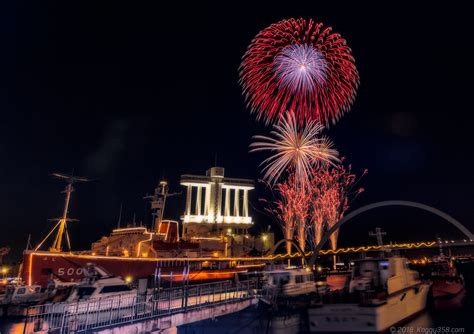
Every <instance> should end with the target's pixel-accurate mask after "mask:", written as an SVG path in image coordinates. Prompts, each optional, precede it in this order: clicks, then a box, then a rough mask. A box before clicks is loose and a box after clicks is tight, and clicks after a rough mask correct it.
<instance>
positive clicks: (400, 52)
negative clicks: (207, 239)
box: [0, 1, 474, 257]
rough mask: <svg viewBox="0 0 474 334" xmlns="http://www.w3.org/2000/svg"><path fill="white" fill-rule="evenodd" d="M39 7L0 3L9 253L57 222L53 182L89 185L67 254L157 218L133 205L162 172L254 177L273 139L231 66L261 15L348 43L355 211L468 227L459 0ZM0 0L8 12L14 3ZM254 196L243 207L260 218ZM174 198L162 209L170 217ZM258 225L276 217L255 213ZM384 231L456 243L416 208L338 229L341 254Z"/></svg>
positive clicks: (0, 142) (0, 126) (464, 54)
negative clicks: (365, 208)
mask: <svg viewBox="0 0 474 334" xmlns="http://www.w3.org/2000/svg"><path fill="white" fill-rule="evenodd" d="M173 3H174V5H171V7H170V3H168V4H166V6H165V5H164V3H162V2H154V5H149V6H148V5H147V6H145V5H139V4H138V3H136V2H126V3H124V4H119V3H117V2H109V3H105V2H102V1H96V2H89V3H87V4H86V3H84V2H82V1H81V2H58V3H53V2H48V3H46V2H43V1H36V2H34V3H30V4H26V3H21V4H20V3H18V2H13V1H11V2H10V4H9V5H6V4H2V5H1V6H2V7H1V8H0V9H1V10H0V33H1V53H0V110H1V121H0V156H1V161H2V163H1V165H0V224H1V225H0V226H1V231H0V246H2V245H10V246H11V247H13V248H14V252H13V254H12V255H13V257H14V256H15V255H19V254H20V252H21V250H22V249H23V248H24V247H25V245H26V240H27V237H28V234H29V233H31V234H32V241H33V243H34V244H35V243H37V242H38V241H39V240H40V239H41V236H43V235H45V233H46V232H47V231H48V230H49V229H50V228H51V226H52V223H51V222H48V220H47V219H48V218H54V217H58V216H60V214H61V209H62V205H63V195H62V194H60V191H62V189H63V187H64V185H63V183H62V182H60V181H58V180H54V179H52V178H51V177H50V173H52V172H71V171H72V170H73V169H74V173H75V174H77V175H85V176H88V177H90V178H93V179H95V181H94V182H90V183H87V184H80V185H78V186H77V192H75V193H74V197H73V203H72V208H71V212H70V213H71V217H73V218H77V219H79V222H77V223H72V225H71V226H70V230H71V239H72V244H73V248H74V249H88V248H89V247H90V243H91V242H92V241H94V240H97V239H99V238H100V237H101V236H102V235H104V234H108V233H109V232H110V230H111V229H112V228H113V227H114V226H115V225H116V224H117V218H118V214H119V207H120V203H121V202H122V203H123V223H125V222H131V221H132V217H133V215H134V213H135V214H136V217H137V219H136V220H137V222H140V221H143V222H144V223H150V216H149V212H148V211H147V210H148V206H147V204H146V202H145V201H144V200H143V199H142V197H143V196H144V195H145V194H146V193H147V192H148V193H150V192H152V191H153V189H154V187H155V186H156V184H157V182H158V181H159V180H160V179H162V178H165V179H167V180H168V181H169V183H170V186H171V191H180V190H181V189H180V186H179V176H180V175H181V174H183V173H197V174H203V173H204V172H205V170H206V169H207V168H209V167H211V166H212V165H214V162H215V157H216V155H217V164H218V165H221V166H223V167H225V168H226V175H227V176H230V177H243V178H251V179H254V180H257V179H258V177H259V176H260V174H259V168H258V164H259V163H260V161H261V160H263V158H264V157H265V155H258V154H249V153H248V145H249V143H250V141H251V136H252V135H255V134H267V133H268V131H269V128H265V127H264V126H263V124H261V123H257V122H256V121H255V118H254V116H253V115H251V114H250V113H249V112H248V110H246V108H245V104H244V100H243V97H242V96H241V89H240V87H239V85H238V67H239V63H240V59H241V57H242V55H243V53H244V52H245V50H246V47H247V46H248V44H249V43H250V41H251V40H252V38H253V37H254V36H255V35H256V34H257V33H258V32H259V31H260V30H261V29H263V28H265V27H267V26H268V25H270V24H271V23H274V22H277V21H279V20H281V19H284V18H290V17H300V16H302V17H305V18H313V19H315V20H318V21H322V22H324V23H325V24H327V25H330V26H332V27H333V29H334V31H336V32H339V33H340V34H342V36H343V37H344V38H345V39H346V40H347V41H348V43H349V45H350V46H351V48H352V50H353V54H354V57H355V58H356V62H357V66H358V69H359V72H360V76H361V85H360V88H359V91H358V96H357V98H356V100H355V103H354V106H353V108H352V110H351V111H350V112H349V113H348V114H346V115H345V116H344V117H343V118H342V120H341V121H340V122H339V123H338V124H337V125H336V126H333V127H331V128H330V129H329V130H328V131H327V132H326V134H328V135H329V136H330V137H331V138H332V140H333V141H334V142H335V144H336V146H337V148H338V149H339V151H340V152H341V154H342V155H344V156H346V157H347V161H348V162H351V163H352V165H353V169H354V171H356V172H358V173H360V172H362V171H363V169H364V168H368V169H369V174H368V176H367V177H366V178H365V179H364V180H363V186H364V188H366V192H365V193H363V194H362V195H361V196H360V197H359V198H358V199H357V200H356V201H355V202H354V203H353V204H352V207H353V208H355V207H359V206H362V205H364V204H368V203H371V202H375V201H380V200H387V199H403V200H413V201H419V202H422V203H426V204H429V205H433V206H435V207H437V208H439V209H441V210H444V211H446V212H447V213H449V214H451V215H453V216H454V217H455V218H457V219H458V220H460V221H461V222H462V223H464V224H465V225H466V226H467V227H468V228H469V229H470V230H471V231H474V223H473V219H474V211H473V210H472V202H473V184H474V176H473V173H472V163H473V161H474V159H473V157H472V151H473V150H472V138H471V136H472V121H471V119H472V117H471V114H472V113H473V108H472V103H471V101H472V99H473V93H472V91H473V88H474V85H473V79H472V78H473V77H474V66H473V63H474V62H473V61H472V58H473V53H474V46H473V43H472V40H473V38H472V33H473V29H472V17H471V14H472V12H471V11H470V10H469V8H467V7H466V8H463V7H462V6H461V5H460V4H456V5H455V4H454V3H451V2H449V3H448V4H446V3H445V4H444V5H443V6H441V5H440V6H438V5H434V3H433V2H430V3H428V2H427V4H425V5H416V4H414V3H413V2H406V3H404V4H403V3H401V2H399V1H396V2H392V3H388V2H374V3H373V4H369V3H366V4H364V5H362V4H361V3H358V4H355V1H347V2H341V1H337V2H321V1H301V2H300V1H285V2H281V3H278V2H275V1H271V2H267V3H263V2H261V3H260V4H259V5H256V4H255V3H254V2H253V3H252V2H249V3H243V2H240V1H239V2H234V4H233V5H230V4H225V5H224V2H216V3H213V4H206V3H204V2H201V1H199V2H195V4H194V5H192V6H191V5H190V4H187V3H184V2H173ZM7 6H9V7H7ZM260 188H261V186H260V185H259V186H258V188H257V190H256V191H255V192H254V193H253V196H252V204H253V205H254V206H255V207H257V208H259V209H261V205H260V204H259V201H258V197H259V196H262V195H263V194H264V192H263V191H262V189H260ZM183 208H184V196H181V197H174V198H173V199H170V201H169V206H168V207H167V211H166V216H167V217H169V218H174V219H178V218H179V216H180V214H181V213H182V212H183ZM253 212H254V217H255V221H256V226H255V231H259V230H263V229H265V228H266V226H267V225H268V224H269V223H270V220H269V219H268V218H267V217H265V216H264V215H262V214H258V213H255V210H253ZM375 226H381V227H382V228H383V229H384V230H386V231H387V232H388V236H387V239H388V240H394V241H402V240H414V241H415V240H431V239H434V238H435V237H436V236H437V235H440V236H443V237H449V238H458V239H459V238H462V236H461V235H460V234H459V233H458V232H457V231H456V230H455V228H454V227H452V226H451V225H449V224H448V223H445V222H443V221H441V220H440V219H438V218H437V217H435V216H432V215H430V214H425V213H422V212H419V211H417V210H414V209H408V208H390V209H379V210H376V211H373V212H370V213H367V214H364V215H362V216H360V217H358V218H357V219H354V220H353V221H352V222H350V223H348V224H347V225H345V226H344V227H343V228H342V230H341V235H340V244H341V245H358V244H367V243H369V242H371V243H374V242H375V240H372V241H371V240H370V239H369V237H368V236H367V233H368V230H370V229H373V228H374V227H375Z"/></svg>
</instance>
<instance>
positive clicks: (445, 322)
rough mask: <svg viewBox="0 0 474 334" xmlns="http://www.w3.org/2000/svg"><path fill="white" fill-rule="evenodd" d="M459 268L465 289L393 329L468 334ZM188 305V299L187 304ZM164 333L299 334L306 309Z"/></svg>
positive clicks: (238, 316)
mask: <svg viewBox="0 0 474 334" xmlns="http://www.w3.org/2000/svg"><path fill="white" fill-rule="evenodd" d="M460 269H461V273H462V274H463V275H464V276H465V278H466V288H465V291H463V292H461V293H460V294H458V295H457V296H455V297H454V298H451V299H445V300H436V301H435V304H434V306H433V305H431V306H429V307H428V309H427V310H426V311H424V312H423V313H421V314H419V315H418V316H416V317H415V318H414V319H412V320H410V321H408V322H405V323H402V324H399V325H397V326H396V327H395V328H396V331H394V332H399V333H423V332H424V333H430V332H433V331H435V330H436V332H437V333H471V332H472V330H473V329H474V325H473V323H472V310H473V309H474V293H473V291H474V275H473V265H472V264H469V265H466V266H464V267H462V268H460ZM165 299H167V298H165ZM178 299H180V298H178ZM191 304H192V303H191V302H190V301H189V302H188V305H191ZM177 307H178V305H177ZM157 324H158V322H157V321H156V320H154V319H153V318H152V319H148V320H143V321H140V320H138V321H135V322H134V323H132V324H127V325H123V326H117V327H107V328H104V329H100V330H97V331H96V332H97V333H104V334H105V333H108V334H112V333H116V334H122V333H131V332H133V333H149V332H151V330H150V329H151V328H157ZM0 332H1V333H24V320H22V319H9V320H8V321H7V320H6V319H2V320H1V325H0ZM26 332H29V331H28V330H27V331H26ZM86 332H89V331H86ZM168 332H169V333H174V332H175V333H179V334H213V333H216V334H217V333H219V334H224V333H225V334H237V333H239V334H257V333H272V334H279V333H285V334H291V333H300V334H303V333H308V332H309V331H308V317H307V315H306V310H304V309H295V310H294V311H289V308H283V309H280V310H279V311H275V310H274V309H272V308H270V307H269V306H268V305H266V304H264V303H261V302H260V303H259V304H256V305H251V306H249V307H247V308H245V309H244V310H242V311H239V312H234V313H230V314H228V315H223V316H216V317H211V319H209V320H204V321H198V322H193V323H190V324H187V325H183V326H179V327H172V328H170V329H168V330H167V333H168Z"/></svg>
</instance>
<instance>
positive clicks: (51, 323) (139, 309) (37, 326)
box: [24, 281, 257, 333]
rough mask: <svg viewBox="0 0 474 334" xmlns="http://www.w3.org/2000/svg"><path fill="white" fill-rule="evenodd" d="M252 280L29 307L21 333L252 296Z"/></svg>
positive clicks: (69, 329)
mask: <svg viewBox="0 0 474 334" xmlns="http://www.w3.org/2000/svg"><path fill="white" fill-rule="evenodd" d="M256 293H257V286H256V283H255V282H254V281H245V282H240V283H231V282H217V283H210V284H202V285H192V286H187V287H180V288H172V289H165V290H161V291H152V292H148V293H147V294H145V295H135V294H133V295H130V294H129V295H120V296H112V297H106V298H101V299H93V300H84V301H78V302H72V303H71V302H69V303H67V302H63V303H55V304H45V305H36V306H31V307H29V308H28V313H27V317H26V319H25V330H24V333H81V332H87V331H89V330H95V329H100V328H105V327H110V326H115V325H121V324H126V323H131V322H136V321H140V320H147V319H152V318H158V317H161V316H163V317H164V316H168V315H172V314H176V313H181V312H187V311H191V310H196V309H200V308H205V307H209V306H213V305H218V304H224V303H232V302H236V301H241V300H246V299H251V298H255V296H256Z"/></svg>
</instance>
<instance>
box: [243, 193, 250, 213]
mask: <svg viewBox="0 0 474 334" xmlns="http://www.w3.org/2000/svg"><path fill="white" fill-rule="evenodd" d="M248 216H249V191H248V189H244V217H248Z"/></svg>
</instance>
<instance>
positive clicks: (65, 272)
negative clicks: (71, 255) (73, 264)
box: [57, 268, 84, 276]
mask: <svg viewBox="0 0 474 334" xmlns="http://www.w3.org/2000/svg"><path fill="white" fill-rule="evenodd" d="M83 274H84V269H83V268H59V269H58V273H57V275H58V276H82V275H83Z"/></svg>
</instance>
